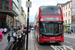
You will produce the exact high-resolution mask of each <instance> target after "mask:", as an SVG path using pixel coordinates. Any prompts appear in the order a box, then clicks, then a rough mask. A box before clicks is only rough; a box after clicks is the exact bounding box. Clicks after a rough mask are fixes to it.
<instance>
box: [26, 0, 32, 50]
mask: <svg viewBox="0 0 75 50" xmlns="http://www.w3.org/2000/svg"><path fill="white" fill-rule="evenodd" d="M26 7H28V11H27V39H26V50H28V27H29V7H31V2H30V0H28V1H26Z"/></svg>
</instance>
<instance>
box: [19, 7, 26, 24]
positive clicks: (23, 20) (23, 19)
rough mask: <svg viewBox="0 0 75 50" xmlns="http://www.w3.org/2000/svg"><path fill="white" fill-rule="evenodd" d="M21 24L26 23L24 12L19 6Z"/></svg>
mask: <svg viewBox="0 0 75 50" xmlns="http://www.w3.org/2000/svg"><path fill="white" fill-rule="evenodd" d="M20 22H21V24H23V25H26V14H25V12H24V10H23V7H21V20H20Z"/></svg>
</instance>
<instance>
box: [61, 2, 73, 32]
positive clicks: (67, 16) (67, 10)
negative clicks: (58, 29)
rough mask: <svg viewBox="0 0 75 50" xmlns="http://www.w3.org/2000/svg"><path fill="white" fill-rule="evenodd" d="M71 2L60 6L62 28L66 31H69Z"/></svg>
mask: <svg viewBox="0 0 75 50" xmlns="http://www.w3.org/2000/svg"><path fill="white" fill-rule="evenodd" d="M71 3H72V2H71V1H68V2H66V3H64V4H63V5H62V10H63V20H64V24H65V25H64V26H65V29H66V30H67V31H69V29H71Z"/></svg>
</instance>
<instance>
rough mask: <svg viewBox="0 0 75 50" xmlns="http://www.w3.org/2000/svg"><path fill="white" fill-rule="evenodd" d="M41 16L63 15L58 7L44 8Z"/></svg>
mask: <svg viewBox="0 0 75 50" xmlns="http://www.w3.org/2000/svg"><path fill="white" fill-rule="evenodd" d="M41 15H61V11H60V7H57V6H42V7H41Z"/></svg>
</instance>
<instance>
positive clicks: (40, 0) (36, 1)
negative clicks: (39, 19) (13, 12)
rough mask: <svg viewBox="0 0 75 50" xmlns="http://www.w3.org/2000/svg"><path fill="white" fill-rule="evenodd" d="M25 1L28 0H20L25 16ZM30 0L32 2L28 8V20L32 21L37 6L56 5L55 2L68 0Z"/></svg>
mask: <svg viewBox="0 0 75 50" xmlns="http://www.w3.org/2000/svg"><path fill="white" fill-rule="evenodd" d="M26 1H28V0H22V7H23V9H24V11H25V14H26V17H27V7H26ZM30 1H31V2H32V4H31V7H30V10H29V22H34V19H35V15H36V13H37V11H38V8H39V6H43V5H57V3H66V2H67V1H70V0H30ZM26 19H27V18H26Z"/></svg>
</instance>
